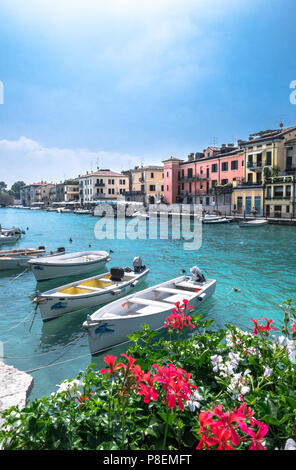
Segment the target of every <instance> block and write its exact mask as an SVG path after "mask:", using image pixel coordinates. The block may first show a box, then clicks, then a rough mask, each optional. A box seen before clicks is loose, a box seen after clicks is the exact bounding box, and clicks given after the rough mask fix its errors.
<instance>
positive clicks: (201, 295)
mask: <svg viewBox="0 0 296 470" xmlns="http://www.w3.org/2000/svg"><path fill="white" fill-rule="evenodd" d="M205 296H206V294H205V293H203V294H200V295H199V296H198V297H197V298H198V300H199V301H200V302H202V301H203V299H204V298H205Z"/></svg>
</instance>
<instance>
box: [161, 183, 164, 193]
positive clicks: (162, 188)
mask: <svg viewBox="0 0 296 470" xmlns="http://www.w3.org/2000/svg"><path fill="white" fill-rule="evenodd" d="M163 190H164V186H163V184H162V185H161V191H162V192H163Z"/></svg>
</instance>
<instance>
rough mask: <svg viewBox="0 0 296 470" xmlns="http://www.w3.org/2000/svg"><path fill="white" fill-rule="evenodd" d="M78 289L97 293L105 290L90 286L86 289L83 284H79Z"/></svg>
mask: <svg viewBox="0 0 296 470" xmlns="http://www.w3.org/2000/svg"><path fill="white" fill-rule="evenodd" d="M76 287H78V288H79V289H85V290H92V291H95V292H98V291H100V290H104V289H102V288H101V287H90V286H88V287H86V286H82V285H81V284H79V285H78V286H76Z"/></svg>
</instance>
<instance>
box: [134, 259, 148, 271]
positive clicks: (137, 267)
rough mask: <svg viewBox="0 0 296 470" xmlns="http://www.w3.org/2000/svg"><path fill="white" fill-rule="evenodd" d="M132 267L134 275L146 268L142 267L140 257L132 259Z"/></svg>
mask: <svg viewBox="0 0 296 470" xmlns="http://www.w3.org/2000/svg"><path fill="white" fill-rule="evenodd" d="M133 267H134V272H135V273H140V272H141V271H144V269H146V266H143V265H142V258H141V257H140V256H135V258H134V259H133Z"/></svg>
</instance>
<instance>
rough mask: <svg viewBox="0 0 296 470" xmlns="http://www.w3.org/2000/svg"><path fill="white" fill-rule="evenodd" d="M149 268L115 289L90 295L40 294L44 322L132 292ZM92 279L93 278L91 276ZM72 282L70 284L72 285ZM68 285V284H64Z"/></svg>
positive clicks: (96, 305) (39, 302) (40, 306)
mask: <svg viewBox="0 0 296 470" xmlns="http://www.w3.org/2000/svg"><path fill="white" fill-rule="evenodd" d="M148 273H149V269H146V270H145V271H143V272H142V273H141V274H139V276H137V278H136V279H133V280H131V281H130V282H127V283H126V284H124V285H122V286H118V285H116V286H114V289H110V290H109V291H105V292H104V291H103V292H97V293H91V294H89V295H85V294H84V295H75V296H69V295H67V296H63V295H62V294H60V293H59V294H56V295H55V296H52V295H50V294H49V295H47V294H46V293H43V294H40V298H39V299H40V300H39V301H38V304H39V308H40V312H41V318H42V320H43V321H44V322H47V321H50V320H54V319H55V318H59V317H62V316H64V315H65V314H67V313H70V312H74V311H77V310H82V309H85V308H92V307H98V306H99V305H103V304H106V303H108V302H112V301H115V300H116V299H119V298H120V297H122V296H123V295H126V294H128V293H129V292H131V291H132V290H133V289H134V288H135V287H136V285H137V284H138V283H140V282H142V281H143V280H144V279H145V278H146V276H147V274H148ZM90 279H92V278H90ZM87 280H88V279H84V280H81V281H79V282H83V281H87ZM71 285H72V284H68V286H71ZM64 287H66V286H64Z"/></svg>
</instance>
